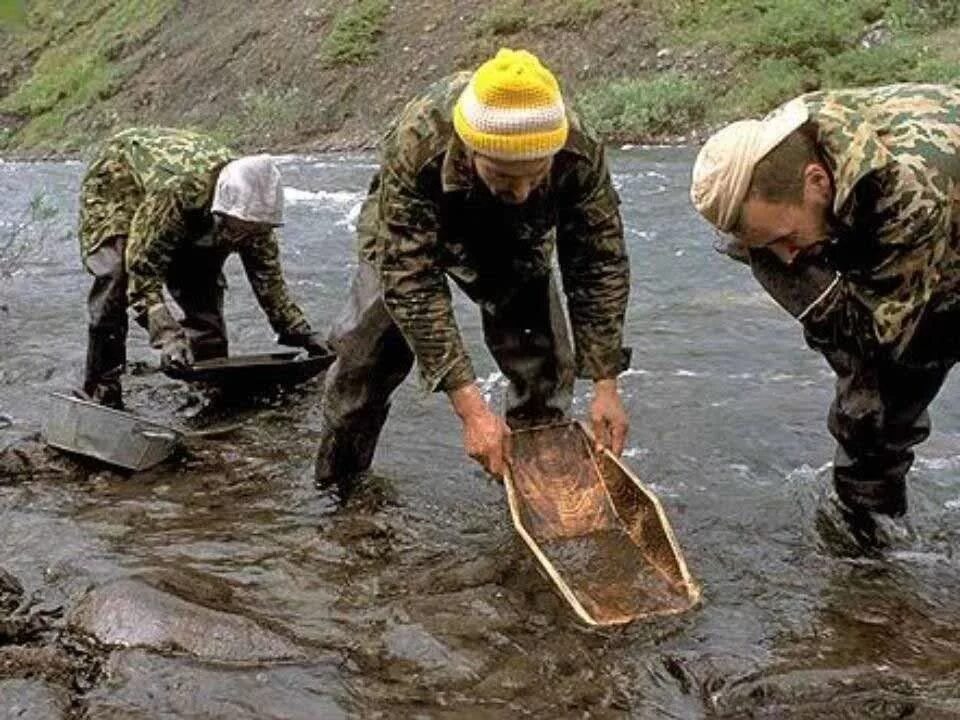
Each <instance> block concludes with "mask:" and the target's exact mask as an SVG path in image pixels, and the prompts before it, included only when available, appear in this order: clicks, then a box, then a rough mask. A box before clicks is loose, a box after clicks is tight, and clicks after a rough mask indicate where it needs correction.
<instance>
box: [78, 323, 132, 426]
mask: <svg viewBox="0 0 960 720" xmlns="http://www.w3.org/2000/svg"><path fill="white" fill-rule="evenodd" d="M126 341H127V338H126V333H125V332H123V331H121V330H104V329H102V328H98V329H94V328H90V329H89V331H88V333H87V363H86V368H85V369H84V378H83V392H84V395H85V396H86V397H88V398H89V399H90V400H91V401H92V402H95V403H98V404H100V405H104V406H106V407H110V408H114V409H115V410H122V409H123V392H122V389H121V386H120V376H121V375H122V374H123V370H124V367H125V366H126V363H127V342H126Z"/></svg>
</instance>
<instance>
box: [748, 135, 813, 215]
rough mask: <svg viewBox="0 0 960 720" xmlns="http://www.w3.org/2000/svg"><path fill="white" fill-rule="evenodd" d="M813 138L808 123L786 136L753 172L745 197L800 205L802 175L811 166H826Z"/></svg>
mask: <svg viewBox="0 0 960 720" xmlns="http://www.w3.org/2000/svg"><path fill="white" fill-rule="evenodd" d="M816 138H817V131H816V127H815V126H814V124H813V123H811V122H807V123H804V124H803V125H801V126H800V127H799V128H797V129H796V130H794V131H793V132H792V133H790V134H789V135H787V137H786V138H784V139H783V141H782V142H781V143H780V144H779V145H777V146H776V147H775V148H774V149H773V150H771V151H770V152H768V153H767V154H766V155H764V156H763V158H761V160H760V162H758V163H757V165H756V167H755V168H754V169H753V176H752V178H751V180H750V189H749V190H748V191H747V197H750V196H759V197H761V198H762V199H764V200H767V201H769V202H788V203H796V204H798V203H800V202H801V201H802V200H803V171H804V170H805V169H806V168H807V165H809V164H810V163H821V164H825V163H824V160H823V157H822V155H821V154H820V151H819V149H818V148H817V139H816Z"/></svg>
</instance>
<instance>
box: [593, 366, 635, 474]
mask: <svg viewBox="0 0 960 720" xmlns="http://www.w3.org/2000/svg"><path fill="white" fill-rule="evenodd" d="M590 420H591V423H592V424H593V436H594V437H595V438H596V439H597V451H600V450H601V449H603V448H608V449H609V450H610V452H612V453H613V454H614V455H616V456H617V457H620V453H622V452H623V445H624V443H625V442H626V439H627V429H628V428H629V427H630V421H629V420H628V419H627V411H626V410H625V409H624V407H623V402H622V401H621V400H620V392H619V390H617V381H616V380H615V379H608V380H597V381H596V383H595V385H594V396H593V403H592V404H591V405H590Z"/></svg>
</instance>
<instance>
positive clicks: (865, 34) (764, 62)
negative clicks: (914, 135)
mask: <svg viewBox="0 0 960 720" xmlns="http://www.w3.org/2000/svg"><path fill="white" fill-rule="evenodd" d="M958 22H960V9H958V3H957V2H956V0H848V1H847V2H835V1H834V0H676V2H675V3H674V13H673V17H672V24H673V26H674V40H675V41H676V42H678V43H682V44H691V45H696V44H706V45H713V46H719V47H721V48H723V49H725V50H728V51H730V53H731V55H730V57H731V65H732V72H731V73H729V76H728V77H727V78H726V79H725V80H722V81H719V82H718V83H717V84H716V85H714V86H711V88H710V95H711V97H710V98H709V99H708V103H709V106H710V108H711V111H710V113H709V114H708V118H707V119H708V120H711V121H724V120H729V119H731V118H733V117H737V116H740V115H756V114H760V113H763V112H766V111H768V110H770V109H772V108H773V107H775V106H776V105H777V104H779V103H781V102H783V101H785V100H787V99H789V98H791V97H793V96H795V95H799V94H800V93H803V92H806V91H809V90H814V89H825V88H832V87H844V86H855V85H871V84H881V83H892V82H908V81H915V82H943V83H951V82H958V81H960V58H956V57H953V58H950V57H948V56H947V55H946V54H945V53H944V51H943V50H944V47H945V45H944V44H940V43H934V42H930V33H931V32H933V31H934V30H938V29H942V28H945V27H949V26H950V25H956V24H957V23H958Z"/></svg>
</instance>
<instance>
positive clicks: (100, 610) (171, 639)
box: [68, 579, 303, 661]
mask: <svg viewBox="0 0 960 720" xmlns="http://www.w3.org/2000/svg"><path fill="white" fill-rule="evenodd" d="M68 624H69V626H70V627H71V628H72V629H74V630H77V631H80V632H82V633H85V634H87V635H90V636H92V637H93V638H95V639H96V640H97V641H99V642H101V643H103V644H105V645H119V646H124V647H147V648H153V649H166V650H169V649H171V648H173V649H177V650H181V651H183V652H186V653H189V654H191V655H194V656H196V657H200V658H208V659H214V660H227V661H243V660H266V659H284V658H296V657H301V656H302V654H303V653H302V651H301V650H300V649H299V648H298V647H297V646H296V645H294V644H293V643H292V642H290V641H288V640H286V639H285V638H282V637H281V636H280V635H277V634H276V633H274V632H272V631H270V630H267V629H266V628H263V627H261V626H260V625H259V624H257V623H256V622H255V621H253V620H251V619H249V618H246V617H243V616H242V615H236V614H233V613H228V612H224V611H222V610H212V609H210V608H207V607H204V606H202V605H197V604H194V603H192V602H189V601H188V600H184V599H183V598H180V597H177V596H175V595H172V594H169V593H165V592H163V591H161V590H157V589H156V588H153V587H151V586H150V585H148V584H146V583H145V582H142V581H140V580H138V579H123V580H115V581H113V582H109V583H106V584H105V585H101V586H99V587H97V588H94V589H93V590H91V591H90V592H89V593H88V594H87V595H86V596H85V597H83V598H82V599H81V600H80V602H79V603H77V606H76V607H75V608H74V609H73V611H72V612H71V613H70V617H69V618H68Z"/></svg>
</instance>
